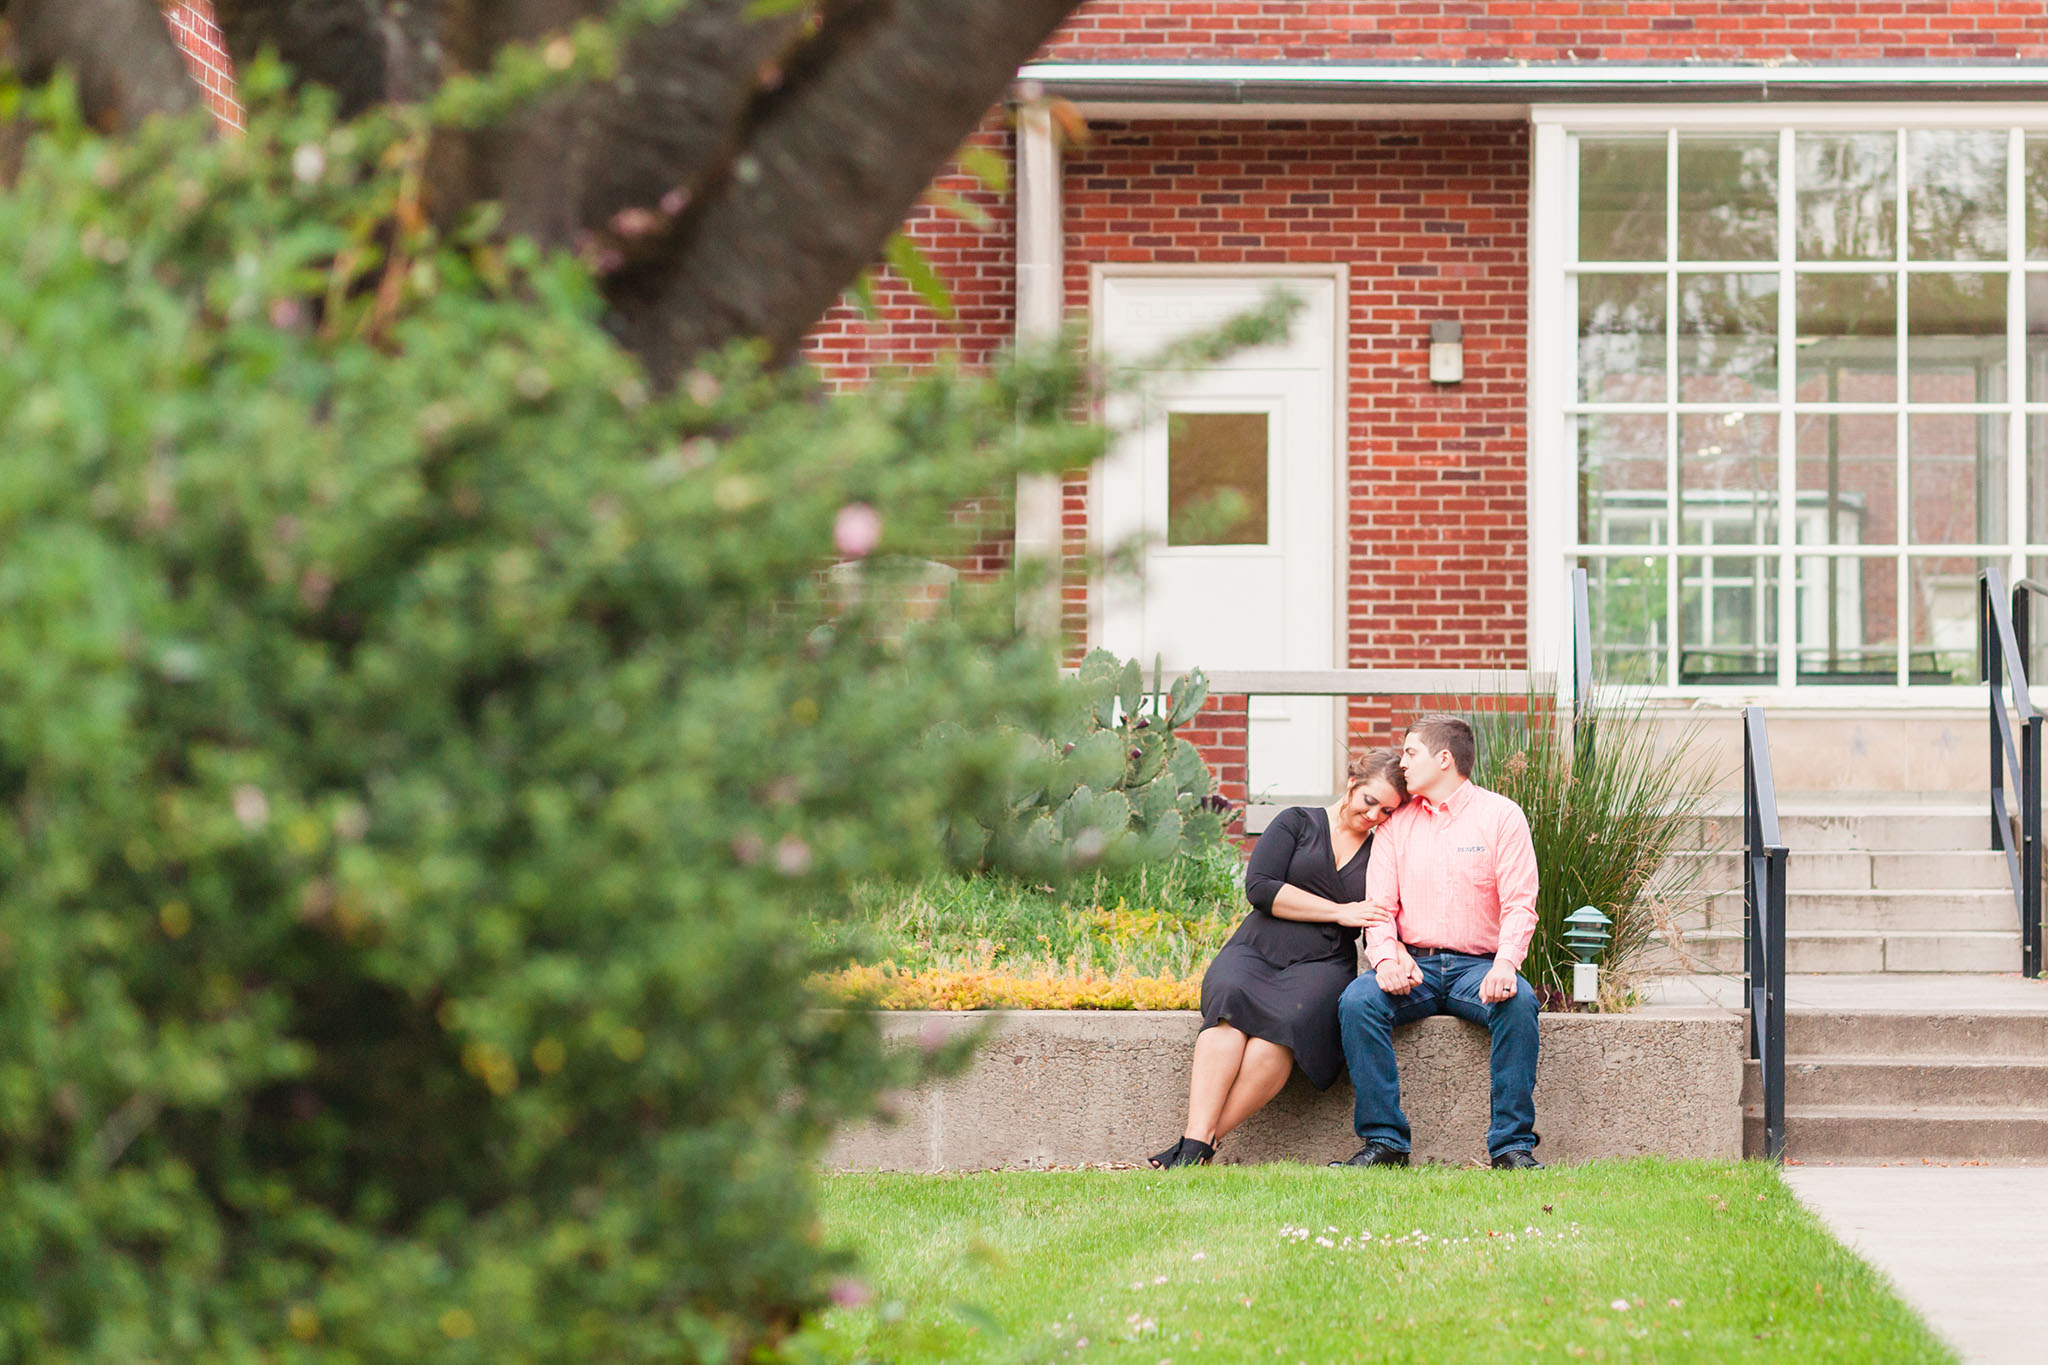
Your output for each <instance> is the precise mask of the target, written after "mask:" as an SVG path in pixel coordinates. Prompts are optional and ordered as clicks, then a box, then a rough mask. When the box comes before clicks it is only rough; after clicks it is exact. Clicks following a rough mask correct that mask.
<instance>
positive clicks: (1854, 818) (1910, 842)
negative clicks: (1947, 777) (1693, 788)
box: [1680, 797, 1991, 862]
mask: <svg viewBox="0 0 2048 1365" xmlns="http://www.w3.org/2000/svg"><path fill="white" fill-rule="evenodd" d="M1778 835H1779V838H1781V839H1782V840H1784V843H1785V847H1787V848H1789V849H1791V850H1792V851H1793V854H1794V861H1795V862H1796V861H1797V855H1798V854H1800V853H1833V852H1854V851H1863V852H1871V853H1955V852H1975V851H1978V850H1982V849H1988V848H1989V846H1990V843H1991V814H1990V806H1989V805H1988V804H1987V803H1986V802H1985V801H1984V800H1978V801H1976V802H1975V803H1973V804H1965V803H1962V802H1956V801H1942V802H1920V803H1911V804H1906V803H1890V802H1885V803H1878V802H1871V801H1858V800H1854V799H1852V798H1848V797H1844V798H1843V799H1842V800H1841V801H1839V802H1833V803H1830V804H1828V805H1826V806H1807V805H1804V804H1801V805H1792V804H1790V803H1781V804H1780V805H1779V807H1778ZM1680 842H1681V843H1682V844H1684V845H1685V846H1687V847H1689V848H1697V849H1710V850H1718V851H1733V850H1737V849H1740V848H1741V847H1742V815H1741V811H1740V807H1739V805H1737V806H1717V807H1715V808H1714V809H1713V810H1712V811H1711V812H1710V813H1708V814H1706V815H1704V816H1703V817H1702V818H1701V820H1700V830H1699V835H1698V837H1697V838H1696V839H1695V838H1682V839H1681V840H1680Z"/></svg>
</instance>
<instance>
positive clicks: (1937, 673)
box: [1906, 557, 1994, 686]
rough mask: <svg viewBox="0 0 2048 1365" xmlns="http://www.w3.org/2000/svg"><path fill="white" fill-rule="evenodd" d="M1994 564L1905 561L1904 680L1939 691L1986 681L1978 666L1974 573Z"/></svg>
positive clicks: (1960, 561) (1982, 561)
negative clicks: (1908, 633) (1907, 642)
mask: <svg viewBox="0 0 2048 1365" xmlns="http://www.w3.org/2000/svg"><path fill="white" fill-rule="evenodd" d="M1991 562H1994V561H1990V560H1980V559H1963V558H1943V559H1922V558H1918V557H1916V558H1913V559H1911V560H1909V561H1907V574H1908V578H1909V586H1908V592H1909V594H1910V598H1911V601H1912V604H1913V611H1912V631H1913V635H1912V643H1911V646H1910V647H1909V649H1908V651H1907V656H1906V668H1907V673H1906V681H1907V682H1910V683H1919V684H1926V685H1931V686H1939V685H1942V684H1946V683H1974V682H1982V681H1983V680H1984V677H1983V671H1982V670H1981V669H1979V668H1978V667H1977V574H1978V572H1979V571H1980V570H1981V569H1982V568H1983V567H1984V565H1985V564H1987V563H1991Z"/></svg>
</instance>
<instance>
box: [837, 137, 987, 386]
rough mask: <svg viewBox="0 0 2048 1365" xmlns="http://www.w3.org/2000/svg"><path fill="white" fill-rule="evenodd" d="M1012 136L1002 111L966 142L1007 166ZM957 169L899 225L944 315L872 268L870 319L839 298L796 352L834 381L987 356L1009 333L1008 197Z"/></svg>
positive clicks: (883, 270)
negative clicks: (940, 290) (937, 284)
mask: <svg viewBox="0 0 2048 1365" xmlns="http://www.w3.org/2000/svg"><path fill="white" fill-rule="evenodd" d="M1014 139H1015V134H1014V132H1013V131H1012V129H1011V126H1010V120H1009V118H1008V117H1007V116H1006V114H1005V112H1004V111H1002V110H997V111H995V112H994V113H992V114H990V116H989V117H988V119H986V120H985V121H984V122H983V124H982V126H981V127H980V128H978V129H976V130H975V132H974V135H973V136H972V137H970V138H969V139H968V145H970V146H973V147H977V148H981V149H983V150H985V151H988V152H992V153H994V154H995V155H996V156H997V157H999V158H1000V159H1001V160H1002V162H1003V164H1004V165H1005V166H1006V167H1007V166H1009V165H1010V164H1011V163H1012V161H1013V157H1014V153H1013V150H1012V148H1013V142H1014ZM1013 188H1014V187H1013V186H1011V185H1009V184H1007V183H1006V184H1005V185H1004V186H1003V187H1002V188H1000V189H998V188H995V187H993V186H990V185H987V184H984V183H983V182H982V181H981V179H979V178H978V177H976V176H975V175H972V174H970V173H969V172H967V171H965V170H963V169H962V168H961V167H959V166H958V165H955V166H952V167H949V168H948V169H947V170H946V172H945V173H944V174H942V175H941V176H940V177H939V178H938V179H937V180H935V181H933V182H932V192H931V193H930V194H928V195H927V196H926V198H925V201H924V202H923V203H921V204H920V205H919V206H918V208H917V210H916V211H915V212H914V213H912V214H911V216H910V221H909V222H908V223H906V224H905V225H904V227H905V231H906V232H907V233H908V234H909V236H910V238H911V240H912V241H914V242H916V243H917V245H918V249H919V250H920V251H921V252H922V253H923V255H924V259H925V260H926V261H927V262H928V263H929V264H930V265H931V267H932V269H933V270H935V271H936V272H937V273H938V274H939V276H940V278H941V279H943V280H944V281H945V285H946V292H947V294H948V296H949V299H948V301H949V303H950V305H951V308H952V316H951V317H950V318H949V317H946V316H945V315H943V314H942V313H940V312H938V311H937V310H935V309H933V308H932V307H931V306H930V305H929V304H927V303H926V302H925V301H924V300H923V299H921V298H919V297H918V294H917V292H916V291H915V290H914V289H912V288H911V287H910V286H909V285H907V284H905V283H904V282H903V281H902V280H900V279H898V278H897V276H896V275H895V273H894V272H893V271H890V270H888V269H886V268H878V269H877V270H876V271H875V272H874V277H873V278H874V289H873V295H872V297H873V302H874V316H873V317H872V318H870V317H868V316H866V315H864V314H863V313H862V311H861V309H860V308H859V307H858V306H857V305H856V304H855V303H854V302H853V300H852V299H851V298H848V299H845V300H842V301H841V302H840V303H839V304H838V305H837V306H836V307H834V308H833V309H832V311H831V312H829V313H827V314H826V315H825V316H824V318H823V319H822V320H821V321H820V322H819V323H818V326H817V327H816V329H815V330H813V331H812V333H811V336H810V339H809V341H808V342H807V343H806V344H805V347H804V354H805V356H806V358H807V359H809V360H810V362H811V363H812V364H813V365H816V366H817V367H818V369H819V370H820V371H821V372H822V373H823V374H824V375H825V376H826V378H827V379H829V380H831V381H832V382H833V383H835V384H841V385H857V384H862V383H865V382H866V381H867V380H868V379H870V378H872V377H873V376H874V375H875V374H876V373H877V372H880V371H886V370H889V369H907V368H917V367H920V366H926V365H930V364H931V363H932V362H933V361H935V360H937V359H938V358H939V357H941V356H945V355H956V356H959V357H961V358H963V359H965V360H967V361H968V362H969V363H978V362H981V361H985V360H986V359H988V357H989V355H990V353H991V352H993V351H994V350H995V349H996V348H998V347H1000V346H1002V345H1004V344H1005V343H1007V342H1008V341H1009V340H1010V338H1011V337H1012V335H1014V333H1015V331H1016V275H1017V252H1016V241H1017V233H1016V196H1015V194H1014V193H1013V192H1012V191H1013Z"/></svg>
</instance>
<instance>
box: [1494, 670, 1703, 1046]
mask: <svg viewBox="0 0 2048 1365" xmlns="http://www.w3.org/2000/svg"><path fill="white" fill-rule="evenodd" d="M1592 719H1593V722H1594V729H1595V732H1596V736H1597V738H1596V742H1595V743H1594V744H1593V745H1592V748H1591V753H1590V757H1586V756H1580V755H1575V753H1574V749H1575V742H1574V739H1573V735H1572V729H1571V725H1570V723H1569V720H1568V718H1562V717H1560V716H1559V714H1558V711H1557V708H1556V707H1555V706H1554V705H1553V704H1552V702H1551V700H1550V698H1548V697H1547V696H1535V695H1532V696H1530V697H1529V698H1527V704H1526V705H1525V706H1520V707H1499V708H1495V709H1491V710H1488V711H1485V712H1482V713H1479V714H1476V715H1473V716H1471V717H1470V720H1471V721H1472V724H1473V728H1474V729H1475V730H1476V731H1477V732H1478V736H1479V759H1478V762H1477V763H1476V764H1475V765H1474V771H1473V778H1474V779H1475V780H1476V781H1477V782H1478V783H1479V785H1481V786H1482V787H1487V788H1490V789H1492V790H1494V791H1497V792H1501V793H1503V794H1504V795H1507V796H1511V797H1513V798H1514V799H1515V800H1516V801H1517V802H1518V803H1519V804H1520V805H1521V807H1522V810H1523V812H1524V813H1525V814H1526V815H1527V816H1528V817H1529V833H1530V836H1531V838H1532V840H1533V842H1534V843H1535V846H1536V864H1537V869H1538V875H1539V876H1540V877H1541V879H1542V886H1541V890H1540V891H1539V893H1538V895H1537V898H1536V917H1537V926H1536V938H1535V941H1534V943H1533V944H1531V946H1530V950H1529V957H1528V961H1527V962H1526V963H1525V964H1524V966H1523V968H1522V973H1523V975H1524V976H1526V977H1528V978H1529V980H1530V982H1531V983H1532V984H1533V985H1535V987H1536V988H1537V991H1538V992H1539V993H1540V994H1541V995H1542V996H1543V997H1544V1001H1545V1004H1546V1007H1556V1006H1559V1005H1562V1004H1564V1003H1566V1002H1568V1001H1569V1000H1570V998H1571V974H1572V973H1571V969H1572V964H1573V962H1575V961H1576V960H1577V959H1575V958H1574V957H1573V955H1572V953H1571V952H1570V950H1569V949H1567V948H1566V947H1565V945H1564V940H1563V934H1564V917H1565V916H1566V915H1569V914H1570V913H1571V912H1572V911H1574V910H1576V909H1578V908H1579V907H1580V906H1582V905H1591V906H1594V907H1595V908H1597V909H1599V910H1600V911H1601V912H1602V913H1603V914H1605V915H1607V916H1609V917H1610V918H1611V919H1612V920H1613V921H1614V923H1613V925H1612V933H1613V938H1612V939H1611V940H1610V941H1609V943H1608V946H1607V950H1606V952H1605V954H1604V955H1603V956H1602V957H1601V959H1600V961H1601V963H1602V966H1603V970H1602V973H1601V981H1602V998H1603V1002H1604V1003H1610V1004H1611V1003H1615V1002H1616V1001H1617V1000H1618V999H1619V998H1620V997H1621V996H1622V995H1623V994H1624V993H1625V991H1626V989H1627V986H1628V984H1629V980H1630V977H1631V975H1632V974H1633V971H1634V967H1635V963H1636V961H1637V960H1639V959H1640V957H1641V956H1642V955H1643V954H1644V952H1645V950H1647V949H1649V948H1651V947H1652V946H1654V943H1655V938H1654V935H1655V934H1656V932H1657V930H1658V928H1659V927H1660V926H1661V925H1663V924H1668V923H1670V922H1672V921H1673V920H1674V919H1676V918H1677V915H1678V913H1679V912H1680V911H1681V910H1682V909H1683V908H1684V907H1686V906H1688V905H1689V904H1691V903H1692V902H1694V901H1695V900H1697V899H1698V898H1699V897H1700V896H1701V895H1702V894H1703V892H1702V890H1701V880H1702V875H1703V863H1702V862H1700V861H1698V860H1695V861H1693V862H1692V863H1689V864H1680V863H1676V862H1674V861H1673V860H1672V858H1671V855H1672V854H1673V853H1675V852H1678V851H1680V849H1681V847H1682V841H1683V840H1684V839H1686V838H1687V837H1688V836H1692V835H1697V833H1698V831H1699V829H1700V820H1699V816H1700V814H1701V811H1702V809H1703V807H1704V806H1705V804H1706V802H1707V800H1708V799H1709V797H1710V796H1711V786H1710V783H1709V781H1708V779H1709V778H1710V776H1711V774H1709V773H1707V772H1706V771H1705V770H1704V768H1703V767H1702V766H1701V764H1700V763H1699V762H1698V761H1696V759H1695V758H1694V757H1693V756H1691V755H1690V753H1689V752H1688V748H1687V746H1686V744H1684V743H1683V742H1681V743H1679V744H1676V745H1673V746H1671V747H1669V748H1663V747H1660V746H1659V745H1658V743H1657V740H1656V735H1655V732H1654V731H1653V729H1652V728H1651V726H1650V725H1649V724H1647V723H1646V721H1645V718H1644V716H1643V714H1642V711H1641V709H1640V707H1639V706H1632V705H1630V704H1628V703H1625V702H1618V703H1611V704H1608V705H1605V706H1602V707H1599V708H1596V710H1595V713H1594V715H1593V717H1592Z"/></svg>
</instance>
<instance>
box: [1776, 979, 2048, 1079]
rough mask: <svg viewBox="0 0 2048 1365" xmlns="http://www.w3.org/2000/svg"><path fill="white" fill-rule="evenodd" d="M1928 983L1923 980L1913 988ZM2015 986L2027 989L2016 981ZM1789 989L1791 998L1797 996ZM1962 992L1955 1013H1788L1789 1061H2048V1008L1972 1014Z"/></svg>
mask: <svg viewBox="0 0 2048 1365" xmlns="http://www.w3.org/2000/svg"><path fill="white" fill-rule="evenodd" d="M1921 980H1924V978H1920V979H1918V980H1916V982H1915V983H1914V984H1918V983H1919V981H1921ZM2012 984H2015V985H2024V984H2026V983H2019V982H2017V981H2015V982H2014V983H2012ZM1797 993H1798V992H1797V991H1795V990H1788V994H1793V995H1795V996H1796V995H1797ZM1971 1005H1972V1002H1971V999H1970V996H1969V994H1968V993H1967V992H1962V991H1959V992H1958V993H1957V998H1956V1001H1955V1008H1956V1011H1957V1012H1956V1013H1953V1014H1950V1013H1933V1012H1928V1011H1922V1010H1888V1009H1868V1010H1805V1009H1800V1008H1799V1007H1797V1006H1796V1005H1795V1006H1794V1007H1793V1008H1792V1009H1791V1010H1790V1011H1788V1012H1787V1013H1786V1015H1785V1049H1786V1053H1787V1055H1788V1056H1789V1057H1796V1058H1800V1059H1802V1060H1803V1059H1806V1058H1813V1057H1828V1058H1863V1059H1867V1060H1873V1061H1885V1062H1898V1061H1902V1060H1913V1059H1921V1060H1927V1061H1933V1062H1939V1061H1942V1060H1945V1059H1948V1058H1953V1057H1969V1058H1973V1059H1976V1060H1978V1061H1987V1060H1990V1059H1993V1058H1998V1059H2013V1060H2023V1061H2029V1062H2035V1063H2048V1010H2040V1011H2023V1010H2000V1011H1995V1012H1991V1011H1986V1012H1974V1011H1973V1010H1972V1008H1971Z"/></svg>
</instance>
